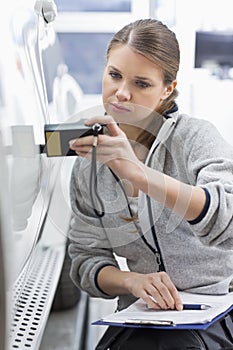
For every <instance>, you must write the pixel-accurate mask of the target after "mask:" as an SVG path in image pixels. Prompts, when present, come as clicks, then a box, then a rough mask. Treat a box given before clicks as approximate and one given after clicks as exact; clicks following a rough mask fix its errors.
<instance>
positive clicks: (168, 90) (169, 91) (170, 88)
mask: <svg viewBox="0 0 233 350" xmlns="http://www.w3.org/2000/svg"><path fill="white" fill-rule="evenodd" d="M176 85H177V80H173V82H172V83H171V84H169V85H168V86H166V88H165V92H164V99H165V100H166V98H168V97H169V96H170V95H171V94H172V93H173V90H174V89H175V88H176Z"/></svg>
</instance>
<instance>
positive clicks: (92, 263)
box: [69, 159, 119, 299]
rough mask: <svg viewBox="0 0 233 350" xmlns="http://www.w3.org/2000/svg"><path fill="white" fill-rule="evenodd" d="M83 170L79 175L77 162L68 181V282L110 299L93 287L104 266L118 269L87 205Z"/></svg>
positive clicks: (107, 241)
mask: <svg viewBox="0 0 233 350" xmlns="http://www.w3.org/2000/svg"><path fill="white" fill-rule="evenodd" d="M85 176H86V174H85V171H83V169H82V171H80V172H79V159H77V161H76V162H75V164H74V167H73V171H72V175H71V181H70V199H71V206H72V218H71V222H70V230H69V240H70V245H69V255H70V257H71V260H72V263H71V271H70V275H71V279H72V280H73V282H74V283H75V285H77V286H78V287H79V288H81V289H82V290H85V291H86V292H87V293H88V294H89V295H90V296H94V297H102V298H108V299H111V298H113V297H112V296H109V295H107V294H105V293H104V292H103V291H102V290H101V289H100V288H99V286H98V284H97V275H98V272H99V271H100V270H101V268H103V267H104V266H107V265H112V266H116V267H119V266H118V264H117V261H116V259H115V257H114V255H113V253H112V249H111V247H110V244H109V240H108V239H107V237H106V233H105V230H104V228H103V227H102V225H101V220H100V219H99V218H97V217H95V216H94V215H93V210H92V209H91V205H90V204H89V203H88V198H89V197H88V195H87V190H88V185H86V183H85Z"/></svg>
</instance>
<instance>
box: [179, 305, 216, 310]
mask: <svg viewBox="0 0 233 350" xmlns="http://www.w3.org/2000/svg"><path fill="white" fill-rule="evenodd" d="M210 307H211V306H210V305H206V304H183V310H207V309H209V308H210Z"/></svg>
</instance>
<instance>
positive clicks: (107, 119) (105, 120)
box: [85, 115, 122, 136]
mask: <svg viewBox="0 0 233 350" xmlns="http://www.w3.org/2000/svg"><path fill="white" fill-rule="evenodd" d="M95 123H99V124H102V125H106V127H107V128H108V130H109V132H110V135H111V136H118V135H120V134H121V133H122V131H121V129H120V128H119V126H118V124H117V123H116V122H115V120H114V119H113V118H112V117H111V116H110V115H104V116H100V117H92V118H90V119H88V120H87V121H86V122H85V124H86V125H93V124H95Z"/></svg>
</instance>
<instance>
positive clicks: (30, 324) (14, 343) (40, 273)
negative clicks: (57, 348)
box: [9, 247, 64, 350]
mask: <svg viewBox="0 0 233 350" xmlns="http://www.w3.org/2000/svg"><path fill="white" fill-rule="evenodd" d="M63 259H64V248H63V247H60V248H57V249H51V248H47V249H43V248H41V247H40V248H39V247H38V248H37V250H36V251H35V255H34V257H33V259H31V262H30V264H29V266H28V267H26V269H25V270H24V272H23V273H22V275H21V276H20V278H19V279H18V281H17V283H16V285H15V287H14V291H13V315H12V324H11V327H10V339H9V340H10V349H30V348H31V349H33V350H35V349H36V348H37V347H38V346H39V343H40V340H41V337H42V333H43V332H42V331H43V329H44V327H45V325H46V321H47V318H48V314H49V311H50V308H51V304H52V300H53V296H54V293H55V290H56V286H57V282H58V279H59V275H60V271H61V268H62V263H63Z"/></svg>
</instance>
